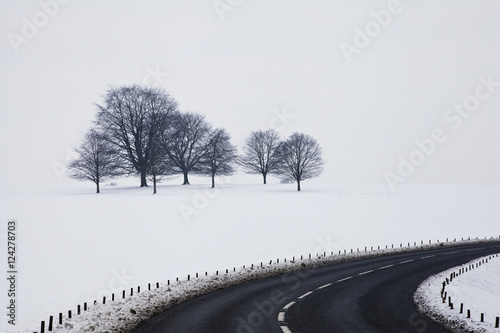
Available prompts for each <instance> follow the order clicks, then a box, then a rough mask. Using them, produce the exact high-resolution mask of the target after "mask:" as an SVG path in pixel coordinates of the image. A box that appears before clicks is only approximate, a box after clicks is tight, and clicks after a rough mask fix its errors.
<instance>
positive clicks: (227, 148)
mask: <svg viewBox="0 0 500 333" xmlns="http://www.w3.org/2000/svg"><path fill="white" fill-rule="evenodd" d="M206 147H207V148H206V154H205V156H204V158H203V159H202V166H203V169H204V173H206V174H208V175H210V177H212V188H214V187H215V176H216V175H222V176H230V175H232V174H234V171H235V170H234V162H235V161H236V148H235V147H234V146H233V145H232V144H231V137H230V136H229V134H228V133H227V132H226V131H225V130H224V129H221V128H218V129H216V130H214V131H212V132H211V133H210V135H209V136H208V139H207V144H206Z"/></svg>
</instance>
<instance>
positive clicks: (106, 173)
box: [68, 129, 117, 193]
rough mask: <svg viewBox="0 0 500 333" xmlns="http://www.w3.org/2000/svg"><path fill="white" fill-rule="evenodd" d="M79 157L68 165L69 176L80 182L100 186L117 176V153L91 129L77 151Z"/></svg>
mask: <svg viewBox="0 0 500 333" xmlns="http://www.w3.org/2000/svg"><path fill="white" fill-rule="evenodd" d="M75 151H76V153H77V154H78V157H77V158H76V159H74V160H73V161H71V162H70V163H69V164H68V171H69V176H70V177H71V178H73V179H78V180H90V181H93V182H94V183H95V184H96V187H97V189H96V193H100V188H99V184H100V182H101V181H103V180H104V179H105V178H107V177H113V176H117V164H116V158H115V156H116V155H115V151H114V150H113V147H112V145H111V144H110V143H109V142H108V141H107V140H106V139H105V138H104V136H103V135H102V134H101V133H98V132H97V131H96V130H95V129H91V130H90V131H88V132H87V133H86V134H85V137H84V140H83V142H82V144H81V145H80V146H79V147H78V148H76V149H75Z"/></svg>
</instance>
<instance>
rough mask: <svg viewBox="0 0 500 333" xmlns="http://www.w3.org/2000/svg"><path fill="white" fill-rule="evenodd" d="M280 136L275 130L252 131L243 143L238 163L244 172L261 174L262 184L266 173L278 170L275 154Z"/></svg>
mask: <svg viewBox="0 0 500 333" xmlns="http://www.w3.org/2000/svg"><path fill="white" fill-rule="evenodd" d="M279 143H280V138H279V134H278V132H276V130H273V129H270V130H266V131H254V132H252V133H251V134H250V136H249V137H248V138H247V139H246V140H245V142H244V143H243V153H242V155H241V156H240V157H239V159H238V164H239V165H241V166H242V167H243V170H244V171H245V172H246V173H251V174H261V175H262V177H263V180H264V184H266V182H267V175H268V174H270V173H274V172H276V171H277V170H278V165H279V158H278V155H277V150H278V146H279Z"/></svg>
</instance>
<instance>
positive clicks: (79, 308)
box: [76, 304, 82, 315]
mask: <svg viewBox="0 0 500 333" xmlns="http://www.w3.org/2000/svg"><path fill="white" fill-rule="evenodd" d="M76 311H77V312H76V313H77V314H78V315H79V314H80V313H81V312H82V307H81V305H80V304H78V305H77V306H76Z"/></svg>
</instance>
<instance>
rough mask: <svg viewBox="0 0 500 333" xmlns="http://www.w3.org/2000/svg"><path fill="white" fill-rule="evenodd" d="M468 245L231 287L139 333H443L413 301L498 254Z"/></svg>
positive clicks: (491, 247)
mask: <svg viewBox="0 0 500 333" xmlns="http://www.w3.org/2000/svg"><path fill="white" fill-rule="evenodd" d="M499 252H500V243H489V244H479V245H467V246H460V247H452V248H442V249H437V250H430V251H421V252H412V253H407V254H397V255H391V256H384V257H377V258H371V259H364V260H359V261H353V262H347V263H341V264H334V265H330V266H325V267H319V268H313V269H308V270H304V271H299V272H294V273H288V274H284V275H279V276H275V277H271V278H266V279H263V280H258V281H255V282H250V283H245V284H242V285H238V286H234V287H229V288H226V289H222V290H218V291H215V292H212V293H210V294H206V295H202V296H199V297H196V298H193V299H191V300H188V301H186V302H184V303H181V304H178V305H175V306H173V307H171V308H170V309H168V310H167V311H165V312H162V313H160V314H158V315H156V316H154V317H153V318H151V319H150V320H148V321H146V322H144V323H143V324H142V325H141V326H140V327H139V328H138V329H137V330H136V331H135V332H136V333H153V332H154V333H157V332H172V333H183V332H189V333H203V332H207V333H208V332H210V333H214V332H215V333H223V332H231V333H256V332H266V333H272V332H276V333H283V332H285V333H289V332H292V333H300V332H308V333H309V332H314V333H321V332H329V333H331V332H353V333H370V332H374V333H375V332H377V333H392V332H397V333H414V332H415V333H439V332H448V330H446V329H444V328H443V327H441V326H439V325H438V324H436V323H434V322H433V321H432V320H430V319H428V318H426V317H424V316H422V315H420V314H418V313H417V311H416V309H415V307H414V305H413V302H412V295H413V292H414V291H415V289H416V288H417V287H418V285H419V284H420V283H421V282H422V281H423V280H425V279H426V278H427V277H429V276H430V275H432V274H436V273H439V272H441V271H444V270H446V269H448V268H451V267H453V266H458V265H461V264H463V263H466V262H467V261H470V260H472V259H474V258H477V257H481V256H484V255H488V254H493V253H499Z"/></svg>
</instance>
